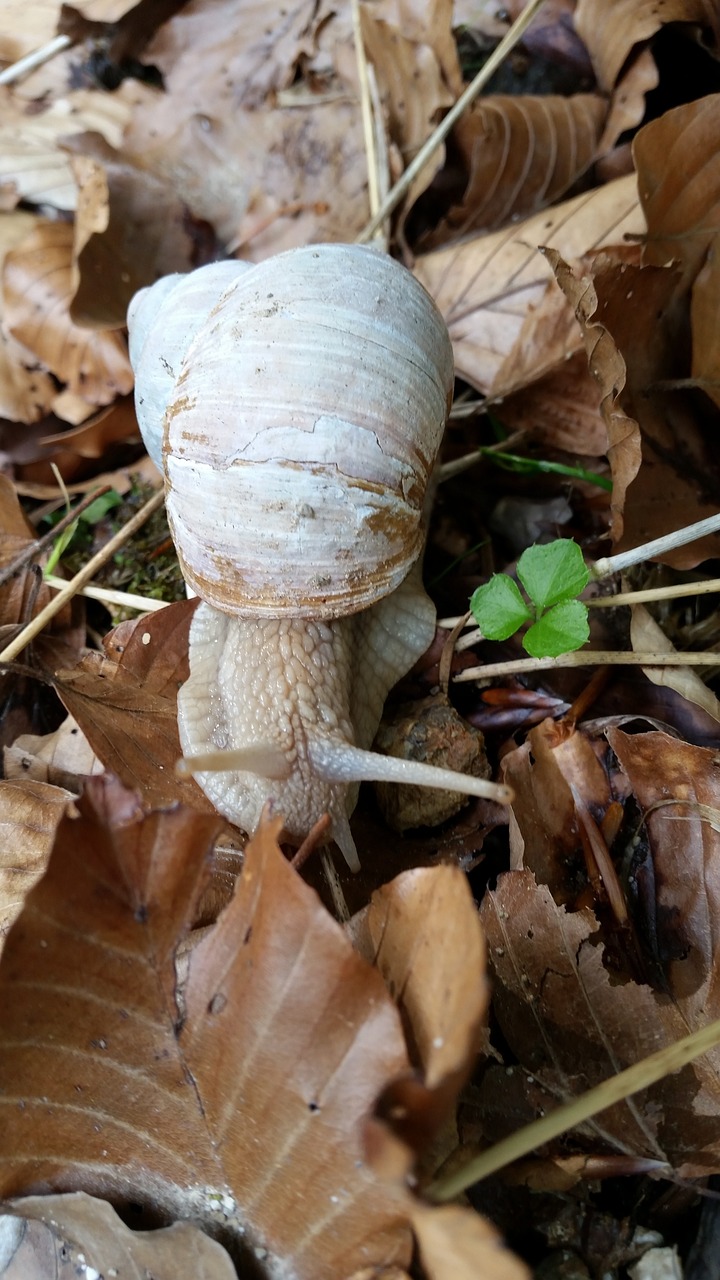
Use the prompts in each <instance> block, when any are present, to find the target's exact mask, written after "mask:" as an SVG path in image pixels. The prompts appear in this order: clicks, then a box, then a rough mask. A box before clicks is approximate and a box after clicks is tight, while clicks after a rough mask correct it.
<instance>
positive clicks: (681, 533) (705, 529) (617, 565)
mask: <svg viewBox="0 0 720 1280" xmlns="http://www.w3.org/2000/svg"><path fill="white" fill-rule="evenodd" d="M718 530H720V515H716V516H708V518H707V520H698V521H697V523H696V524H686V525H685V527H684V528H683V529H675V530H674V531H673V532H672V533H666V534H665V535H664V536H663V537H662V538H654V539H653V540H652V542H643V544H642V546H639V547H633V549H632V551H622V552H620V554H619V555H617V556H606V557H604V558H603V559H600V560H596V561H595V563H594V564H593V565H591V566H590V572H591V574H592V576H593V578H595V579H596V580H597V579H598V578H609V577H610V574H611V573H619V572H620V571H621V570H622V569H629V568H630V566H631V565H633V564H640V563H641V562H642V561H643V560H652V558H653V556H662V555H665V553H666V552H667V551H674V549H675V548H676V547H684V546H686V545H687V543H688V542H696V541H697V539H698V538H704V537H705V536H706V534H708V533H717V532H718Z"/></svg>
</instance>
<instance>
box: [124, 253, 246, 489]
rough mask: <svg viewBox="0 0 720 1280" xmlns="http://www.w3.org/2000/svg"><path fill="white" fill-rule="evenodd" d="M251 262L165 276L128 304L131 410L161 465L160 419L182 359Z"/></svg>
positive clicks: (143, 290) (155, 458) (140, 292)
mask: <svg viewBox="0 0 720 1280" xmlns="http://www.w3.org/2000/svg"><path fill="white" fill-rule="evenodd" d="M251 267H252V263H249V262H238V261H235V260H234V259H230V260H228V261H226V262H211V263H209V264H208V265H207V266H205V267H198V269H197V270H196V271H191V272H189V273H188V274H187V275H182V274H180V273H176V274H175V275H170V276H163V277H162V278H161V279H160V280H157V281H156V282H155V284H152V285H149V286H148V287H147V289H140V290H138V292H137V293H136V294H135V296H134V297H133V298H132V300H131V302H130V306H129V307H128V314H127V325H128V346H129V354H130V363H131V365H132V367H133V371H134V373H135V412H136V414H137V420H138V424H139V426H140V432H141V434H142V438H143V441H144V443H145V448H146V449H147V451H148V453H149V454H150V457H151V458H152V460H153V462H154V463H155V465H156V466H157V467H159V468H160V470H161V471H162V465H163V462H162V438H163V420H164V417H165V409H166V407H167V402H168V398H169V396H170V392H171V390H172V387H173V384H174V382H175V380H176V378H177V375H178V373H179V371H180V364H181V361H182V358H183V356H184V355H185V352H186V351H187V349H188V347H189V345H190V343H191V341H192V339H193V338H194V337H195V334H196V333H197V331H198V329H199V328H200V327H201V326H202V324H203V323H204V321H205V320H206V319H207V316H208V314H209V312H210V311H211V310H212V308H213V307H214V306H215V304H216V303H217V301H218V299H219V298H221V297H222V295H223V293H224V292H225V290H226V289H227V288H228V286H229V285H231V284H233V283H234V281H235V280H237V279H238V277H239V276H241V275H243V274H244V273H245V272H246V271H248V270H250V269H251Z"/></svg>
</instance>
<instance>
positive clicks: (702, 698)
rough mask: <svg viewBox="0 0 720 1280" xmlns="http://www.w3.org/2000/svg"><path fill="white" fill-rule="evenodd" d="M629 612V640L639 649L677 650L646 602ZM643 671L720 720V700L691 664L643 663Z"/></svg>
mask: <svg viewBox="0 0 720 1280" xmlns="http://www.w3.org/2000/svg"><path fill="white" fill-rule="evenodd" d="M630 612H631V617H630V643H631V644H632V647H633V649H634V650H635V651H636V652H639V653H675V652H676V649H675V646H674V644H673V643H672V641H671V640H669V639H668V637H667V636H666V635H665V632H664V631H663V629H662V627H660V626H658V624H657V622H656V621H655V619H654V618H653V616H652V614H650V613H649V612H648V610H647V609H646V608H645V606H644V605H641V604H640V605H637V604H636V605H633V606H632V608H631V611H630ZM643 671H644V672H645V675H646V676H647V678H648V680H652V682H653V684H659V685H664V686H666V687H667V688H670V689H674V690H675V692H676V693H679V694H680V695H681V697H683V698H687V700H688V702H694V703H695V704H696V705H697V706H699V707H702V708H703V710H704V711H707V713H708V715H709V716H712V718H713V720H720V701H718V699H717V698H716V696H715V694H714V693H713V691H712V689H709V688H708V686H707V685H706V684H705V682H704V680H701V679H700V676H699V675H698V673H697V672H696V671H693V669H692V667H643Z"/></svg>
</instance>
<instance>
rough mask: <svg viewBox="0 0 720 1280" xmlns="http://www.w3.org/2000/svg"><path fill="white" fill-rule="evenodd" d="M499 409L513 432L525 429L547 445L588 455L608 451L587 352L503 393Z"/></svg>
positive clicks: (532, 436) (594, 455)
mask: <svg viewBox="0 0 720 1280" xmlns="http://www.w3.org/2000/svg"><path fill="white" fill-rule="evenodd" d="M496 412H497V415H498V417H499V418H500V420H501V421H502V424H503V426H504V427H506V428H507V430H508V431H524V432H525V433H526V434H527V436H528V438H529V439H531V440H536V441H538V443H539V444H540V445H541V446H542V447H543V448H545V449H560V450H562V451H563V452H565V453H571V454H574V455H575V456H576V457H577V456H580V457H586V458H602V457H604V456H605V454H607V451H608V444H609V442H608V433H607V426H606V425H605V420H604V418H603V416H602V413H601V411H600V390H599V387H598V385H597V382H596V381H595V379H594V378H593V377H592V374H591V373H590V371H589V369H588V365H587V358H586V356H585V352H584V351H576V352H574V353H573V354H572V355H569V356H568V357H567V358H566V359H565V360H563V362H562V364H560V365H559V366H558V367H557V368H555V369H552V370H551V371H550V372H549V373H547V374H545V376H544V377H542V378H538V379H537V381H536V382H531V383H530V385H529V386H527V387H525V388H524V389H523V390H522V391H518V392H517V393H516V394H515V395H509V396H506V397H504V398H503V400H502V404H501V405H500V406H499V407H498V409H497V411H496Z"/></svg>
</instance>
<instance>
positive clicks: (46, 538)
mask: <svg viewBox="0 0 720 1280" xmlns="http://www.w3.org/2000/svg"><path fill="white" fill-rule="evenodd" d="M109 491H110V485H109V484H106V485H103V486H102V487H101V488H100V489H93V491H92V493H89V494H88V495H87V497H85V498H83V500H82V502H80V503H78V505H77V506H76V507H75V508H74V509H73V510H72V511H68V513H67V515H65V516H63V518H62V520H58V522H57V524H56V525H54V526H53V528H52V529H50V531H49V532H48V533H44V534H43V536H42V538H38V539H37V540H36V541H35V542H29V543H28V545H27V546H26V547H24V548H23V550H22V551H21V552H20V553H19V554H18V555H16V557H15V559H14V560H11V561H10V563H9V564H6V565H5V568H4V569H1V570H0V587H3V586H4V585H5V583H6V582H9V581H10V579H11V578H13V577H14V576H15V574H16V573H19V572H20V570H21V569H24V568H25V565H27V564H30V562H31V560H34V559H35V557H36V556H39V555H40V554H41V552H43V551H44V550H45V548H46V547H49V546H50V545H51V543H53V542H54V541H55V539H56V538H57V536H58V534H59V533H63V532H64V530H65V529H67V528H68V527H69V526H70V525H71V524H72V523H73V521H74V520H77V518H78V516H81V515H82V513H83V511H86V510H87V508H88V507H89V506H92V504H93V502H94V501H95V499H96V498H100V497H102V495H103V494H104V493H108V492H109Z"/></svg>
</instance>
